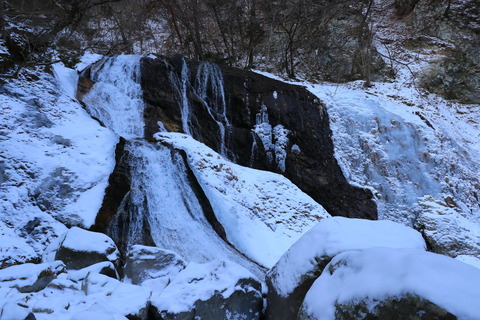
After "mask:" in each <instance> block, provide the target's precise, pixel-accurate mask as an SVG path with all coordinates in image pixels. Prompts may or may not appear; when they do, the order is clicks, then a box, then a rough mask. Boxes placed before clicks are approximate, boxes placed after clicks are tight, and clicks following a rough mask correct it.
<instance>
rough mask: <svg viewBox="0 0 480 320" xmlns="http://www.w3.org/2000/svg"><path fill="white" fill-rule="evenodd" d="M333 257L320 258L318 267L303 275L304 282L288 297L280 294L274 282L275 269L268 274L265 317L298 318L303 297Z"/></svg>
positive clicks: (284, 319)
mask: <svg viewBox="0 0 480 320" xmlns="http://www.w3.org/2000/svg"><path fill="white" fill-rule="evenodd" d="M331 259H332V258H331V257H320V258H318V262H319V264H318V268H317V269H315V270H312V271H311V272H309V273H308V274H305V276H304V277H302V282H301V283H300V284H299V285H298V286H297V287H296V288H295V290H293V291H292V292H291V293H290V294H289V295H288V296H287V297H283V296H282V295H280V294H279V293H278V291H277V289H276V288H275V285H274V284H273V283H272V278H274V277H277V276H278V275H277V274H275V270H272V271H271V272H269V273H268V274H267V277H266V278H265V282H266V284H267V287H268V294H267V310H266V315H265V318H266V319H269V320H289V319H296V315H297V314H298V311H299V309H300V307H301V305H302V303H303V299H304V298H305V295H306V294H307V292H308V290H309V289H310V287H311V286H312V284H313V283H314V282H315V280H316V279H317V278H318V277H319V276H320V275H321V274H322V271H323V269H324V268H325V266H326V265H327V264H328V263H329V262H330V261H331Z"/></svg>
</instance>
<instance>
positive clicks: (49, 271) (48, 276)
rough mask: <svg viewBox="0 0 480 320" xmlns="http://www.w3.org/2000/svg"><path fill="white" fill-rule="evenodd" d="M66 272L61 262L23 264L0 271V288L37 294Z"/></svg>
mask: <svg viewBox="0 0 480 320" xmlns="http://www.w3.org/2000/svg"><path fill="white" fill-rule="evenodd" d="M64 272H66V270H65V265H64V264H63V263H62V262H61V261H55V262H52V263H41V264H33V263H25V264H21V265H17V266H11V267H8V268H5V269H2V270H0V286H2V287H3V286H7V287H10V288H17V289H18V291H20V292H23V293H25V292H38V291H40V290H42V289H44V288H45V287H46V286H47V285H48V284H49V283H50V282H51V281H52V280H53V279H55V278H56V277H57V275H59V274H60V273H64Z"/></svg>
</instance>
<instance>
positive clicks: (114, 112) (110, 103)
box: [83, 55, 144, 139]
mask: <svg viewBox="0 0 480 320" xmlns="http://www.w3.org/2000/svg"><path fill="white" fill-rule="evenodd" d="M141 58H142V56H140V55H119V56H116V57H109V58H104V59H103V61H102V62H101V63H100V64H98V65H96V66H95V67H93V68H92V69H91V79H92V80H93V81H94V82H95V84H94V86H93V87H92V89H91V90H90V91H89V93H88V94H87V95H86V96H85V97H84V99H83V101H84V102H85V103H86V105H87V110H88V112H89V113H90V114H91V115H92V116H93V117H96V118H98V119H99V120H100V121H102V122H103V123H104V124H105V126H107V127H108V128H110V129H111V130H112V131H114V132H115V133H116V134H118V135H120V136H122V137H124V138H126V139H132V138H139V137H143V136H144V119H143V111H144V102H143V96H142V88H141V84H140V59H141Z"/></svg>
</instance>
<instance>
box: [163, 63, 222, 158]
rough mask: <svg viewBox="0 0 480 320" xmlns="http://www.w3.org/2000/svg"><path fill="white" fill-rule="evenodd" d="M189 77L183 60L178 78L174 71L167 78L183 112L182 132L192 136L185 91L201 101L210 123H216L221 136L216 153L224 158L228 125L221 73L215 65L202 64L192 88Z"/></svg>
mask: <svg viewBox="0 0 480 320" xmlns="http://www.w3.org/2000/svg"><path fill="white" fill-rule="evenodd" d="M190 76H191V75H190V70H189V68H188V65H187V63H186V61H185V60H182V70H181V73H180V77H179V76H178V75H176V74H175V73H173V72H172V73H171V75H170V82H171V83H172V85H173V86H174V88H175V89H176V91H177V98H178V100H179V105H180V109H181V113H182V127H183V131H184V132H185V133H186V134H188V135H190V136H192V135H193V131H194V130H193V128H192V127H191V120H192V119H191V117H192V116H193V115H192V113H191V105H190V102H189V100H188V91H189V90H193V91H194V93H195V94H196V95H197V96H198V98H200V100H201V102H202V104H203V106H204V107H205V110H206V111H207V113H208V114H209V115H210V117H211V118H212V120H214V121H215V122H216V123H217V125H218V129H219V133H220V137H219V142H220V143H219V145H218V151H219V153H220V154H222V155H223V156H226V155H227V150H226V146H225V144H226V142H225V141H226V134H227V130H228V128H229V127H230V123H229V121H228V117H227V103H226V99H225V90H224V85H223V76H222V72H221V70H220V68H219V67H218V66H217V65H215V64H213V63H208V62H203V63H200V64H199V66H198V70H197V73H196V75H195V81H194V83H193V85H192V84H191V83H190Z"/></svg>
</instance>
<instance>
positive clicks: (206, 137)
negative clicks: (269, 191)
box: [142, 58, 377, 219]
mask: <svg viewBox="0 0 480 320" xmlns="http://www.w3.org/2000/svg"><path fill="white" fill-rule="evenodd" d="M186 67H188V71H189V73H188V75H187V76H186V77H185V74H186V73H185V68H186ZM182 68H183V71H184V77H183V78H182ZM200 68H203V66H202V64H201V63H198V62H188V63H187V64H184V62H183V60H182V59H180V58H173V59H155V60H154V59H149V58H146V59H143V60H142V87H143V90H144V100H145V103H146V111H145V121H146V129H145V131H146V137H147V138H148V137H151V135H152V134H153V133H155V132H156V131H158V124H157V122H158V121H161V122H162V123H163V125H164V127H165V128H166V129H167V130H168V131H182V130H184V129H185V128H183V127H182V111H181V108H182V101H180V100H181V99H180V98H179V96H180V95H181V94H183V96H184V97H188V102H189V112H190V117H189V121H188V124H189V130H190V132H191V134H192V136H193V137H194V138H195V139H197V140H199V141H201V142H203V143H205V144H206V145H208V146H209V147H211V148H213V149H215V150H216V151H217V152H220V151H221V147H222V143H223V144H224V145H225V148H226V152H225V155H226V156H227V157H229V158H230V159H231V160H233V161H234V162H236V163H238V164H241V165H244V166H250V167H253V168H257V169H264V170H270V171H273V172H277V173H283V174H284V175H285V176H286V177H287V178H289V179H290V180H291V181H292V182H293V183H295V184H296V185H297V186H298V187H299V188H300V189H302V190H303V191H304V192H306V193H307V194H309V195H310V196H311V197H312V198H314V199H315V200H316V201H317V202H319V203H320V204H322V205H323V206H324V207H325V209H327V211H328V212H329V213H331V214H333V215H342V216H348V217H361V218H368V219H376V217H377V212H376V206H375V203H374V202H373V201H372V194H371V192H370V191H368V190H363V189H360V188H356V187H352V186H350V185H349V184H348V183H347V181H346V179H345V178H344V176H343V174H342V172H341V170H340V167H339V166H338V164H337V162H336V160H335V158H334V156H333V144H332V140H331V134H332V133H331V131H330V127H329V120H328V114H327V111H326V108H325V106H324V105H323V104H322V103H321V101H319V100H318V99H317V98H316V97H315V96H313V95H312V94H310V93H309V92H308V91H307V90H306V89H305V88H303V87H299V86H294V85H289V84H285V83H283V82H279V81H275V80H272V79H270V78H267V77H264V76H261V75H259V74H256V73H253V72H248V71H243V70H240V69H235V68H229V67H221V71H222V77H223V89H224V93H225V101H226V107H225V108H226V110H225V116H226V118H227V120H228V125H225V135H224V141H221V140H222V139H221V136H220V134H219V132H220V127H219V125H218V122H219V121H218V119H215V118H214V116H212V115H211V110H210V111H209V110H208V109H207V105H208V104H209V101H208V99H209V98H208V97H207V98H202V97H200V94H199V92H198V90H195V89H194V86H193V83H195V80H196V77H197V76H198V73H197V71H198V70H199V69H200ZM171 79H177V82H178V81H180V82H181V81H183V84H185V90H184V91H183V92H180V91H181V90H179V89H178V86H177V87H176V86H175V85H172V82H173V83H175V81H172V80H171ZM178 79H180V80H178ZM212 91H213V89H212V88H207V95H208V94H210V95H209V96H211V92H212ZM210 99H211V100H212V98H210ZM206 100H207V101H206ZM262 107H263V109H262ZM265 108H266V113H267V116H268V120H267V121H268V125H270V126H271V128H273V129H275V127H276V126H277V125H281V126H282V128H283V129H286V130H288V135H287V137H288V140H286V142H285V141H284V142H283V144H282V145H280V142H279V141H280V139H279V138H278V137H276V136H275V135H274V134H272V133H267V134H269V135H270V136H269V137H268V138H269V139H271V142H272V145H275V146H274V147H272V146H265V144H264V143H262V140H261V138H262V137H261V136H260V135H259V134H257V133H256V132H255V126H256V125H258V124H259V123H257V120H258V119H257V118H258V117H261V116H262V110H265ZM210 109H211V108H210ZM225 122H227V121H225ZM182 128H183V129H182ZM279 145H280V147H281V148H283V150H284V151H285V152H284V153H283V154H282V153H276V151H275V150H276V148H277V146H279ZM266 149H268V150H266ZM268 152H271V154H272V157H273V159H268V154H267V153H268ZM282 159H284V161H285V167H286V168H285V171H284V172H282V171H283V170H282V168H281V166H280V165H279V163H280V162H281V160H282Z"/></svg>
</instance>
